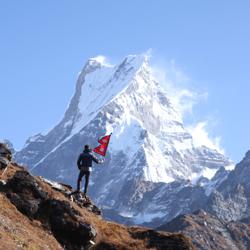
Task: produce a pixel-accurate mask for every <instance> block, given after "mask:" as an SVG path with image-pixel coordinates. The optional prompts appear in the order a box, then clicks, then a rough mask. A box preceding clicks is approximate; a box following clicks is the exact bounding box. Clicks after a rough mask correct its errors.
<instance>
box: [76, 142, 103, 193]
mask: <svg viewBox="0 0 250 250" xmlns="http://www.w3.org/2000/svg"><path fill="white" fill-rule="evenodd" d="M92 161H94V162H95V163H97V164H100V163H103V162H104V161H103V160H99V159H97V157H95V156H94V155H93V154H92V150H91V148H90V147H89V145H85V146H84V150H83V152H82V153H81V154H80V155H79V157H78V160H77V166H78V168H79V170H80V173H79V176H78V180H77V190H76V191H77V192H78V193H79V192H80V190H81V182H82V177H83V176H85V186H84V195H85V196H86V194H87V191H88V184H89V176H90V172H91V170H92V169H91V168H92Z"/></svg>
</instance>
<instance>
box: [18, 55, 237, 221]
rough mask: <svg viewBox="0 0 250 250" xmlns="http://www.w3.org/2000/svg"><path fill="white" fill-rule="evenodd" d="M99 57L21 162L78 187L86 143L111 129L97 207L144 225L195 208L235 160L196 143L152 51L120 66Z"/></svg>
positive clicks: (95, 183) (95, 180)
mask: <svg viewBox="0 0 250 250" xmlns="http://www.w3.org/2000/svg"><path fill="white" fill-rule="evenodd" d="M100 59H102V58H100V57H97V58H91V59H89V60H88V62H87V63H86V65H85V66H84V68H83V70H82V71H81V73H80V75H79V77H78V80H77V84H76V91H75V94H74V96H73V98H72V100H71V102H70V104H69V106H68V108H67V111H66V113H65V115H64V118H63V119H62V121H61V122H59V124H58V125H56V126H55V128H53V129H52V130H51V131H50V132H49V133H48V134H46V135H42V134H38V135H36V136H33V137H31V138H29V139H28V140H27V142H26V145H25V147H24V148H23V149H22V150H21V151H20V152H18V153H16V155H15V158H16V160H17V161H18V162H20V163H22V164H25V165H28V166H29V167H30V168H31V169H32V171H33V172H34V173H36V174H39V175H43V176H45V177H46V178H51V179H54V180H56V181H64V182H68V183H70V184H73V185H75V181H76V176H77V174H78V170H77V167H76V159H77V156H78V155H79V153H80V152H81V151H82V149H83V146H84V144H90V145H91V146H92V147H94V146H96V145H97V139H98V137H100V136H102V135H104V134H109V133H111V132H112V133H113V135H112V137H111V142H110V147H109V150H108V155H107V157H106V161H105V164H103V165H101V166H96V167H95V169H94V171H93V173H92V176H91V187H90V195H91V196H92V197H93V198H94V199H95V201H96V202H98V204H99V205H102V206H103V208H105V209H106V210H107V211H109V214H113V215H114V213H113V212H114V211H116V213H117V215H118V216H123V217H128V218H129V217H133V218H134V221H135V222H138V223H143V222H149V221H151V220H152V219H154V218H157V217H161V218H162V217H166V214H171V216H170V215H169V216H168V217H167V218H166V220H169V219H170V218H172V217H174V216H176V215H178V214H180V213H182V212H183V211H186V210H188V211H193V209H196V207H197V204H199V202H201V200H202V199H203V198H204V199H205V197H206V196H207V195H208V193H210V192H211V191H212V190H213V187H215V186H216V183H217V182H218V181H219V180H220V179H218V178H217V179H218V180H214V181H213V182H210V181H209V179H212V178H213V176H215V173H216V172H217V170H219V169H220V168H221V167H225V166H229V165H232V162H231V161H230V160H229V159H228V158H227V157H225V156H224V155H222V154H221V153H219V152H218V151H217V150H216V149H212V148H209V147H207V146H206V145H204V146H201V147H195V146H194V144H193V138H192V135H191V134H190V133H188V132H187V130H186V129H185V127H184V124H183V121H182V116H181V114H180V112H179V111H178V110H176V108H175V107H173V105H172V104H171V100H170V98H169V96H168V93H167V92H166V90H164V89H163V88H162V86H161V85H160V83H158V81H157V80H156V79H155V78H154V76H153V74H152V70H151V68H150V65H149V60H148V56H147V55H145V54H143V55H130V56H127V57H126V58H125V59H124V60H122V62H121V63H119V64H117V65H115V66H112V65H108V64H106V63H105V62H104V61H103V60H100ZM196 183H197V184H199V185H196V186H194V184H196ZM201 186H203V187H201ZM205 188H206V192H207V193H206V194H205V193H204V192H205V191H204V190H205ZM190 194H193V197H190ZM179 197H181V198H179ZM180 199H182V200H180ZM149 200H150V202H149ZM184 200H185V204H183V201H184ZM198 200H199V201H198ZM177 203H178V204H177ZM110 209H111V210H110ZM110 211H112V213H110ZM171 211H172V212H171Z"/></svg>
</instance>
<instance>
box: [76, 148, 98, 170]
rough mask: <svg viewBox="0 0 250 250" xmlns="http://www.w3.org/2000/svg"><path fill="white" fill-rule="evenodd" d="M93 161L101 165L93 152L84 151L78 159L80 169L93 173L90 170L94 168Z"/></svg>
mask: <svg viewBox="0 0 250 250" xmlns="http://www.w3.org/2000/svg"><path fill="white" fill-rule="evenodd" d="M92 161H94V162H95V163H101V161H99V160H98V159H97V158H96V157H95V156H94V155H93V154H92V153H91V151H88V150H86V151H83V153H81V154H80V155H79V157H78V160H77V166H78V168H79V169H81V168H82V167H83V168H84V170H85V171H91V170H90V168H91V167H92Z"/></svg>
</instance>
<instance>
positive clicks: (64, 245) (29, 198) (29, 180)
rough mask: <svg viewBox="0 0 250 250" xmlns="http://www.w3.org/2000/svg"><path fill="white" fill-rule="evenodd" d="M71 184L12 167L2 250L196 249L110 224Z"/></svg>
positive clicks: (1, 196) (2, 210)
mask: <svg viewBox="0 0 250 250" xmlns="http://www.w3.org/2000/svg"><path fill="white" fill-rule="evenodd" d="M71 192H72V188H71V187H70V186H68V185H64V184H59V183H55V182H52V181H49V180H45V179H43V178H40V177H34V176H32V175H30V174H29V173H28V172H27V170H25V169H24V168H22V167H19V166H17V165H13V164H12V165H10V166H9V167H8V169H7V171H6V172H5V173H4V176H2V177H1V182H0V203H1V206H0V249H8V250H14V249H44V248H46V249H51V250H52V249H53V250H55V249H67V250H68V249H72V250H74V249H75V250H76V249H77V250H78V249H89V247H90V240H92V241H94V242H95V246H94V249H169V250H174V249H180V250H192V249H195V247H194V246H193V244H192V243H191V240H190V239H189V238H188V237H186V236H184V235H183V234H172V233H160V232H156V231H154V230H149V229H146V228H140V227H133V228H126V227H125V226H122V225H119V224H115V223H110V222H106V221H105V220H103V219H102V218H101V217H100V214H101V212H100V210H99V209H98V208H97V207H96V206H95V205H94V204H93V203H92V202H91V201H90V200H88V201H87V202H86V200H85V201H81V200H79V199H78V200H77V197H74V196H73V197H72V196H71V195H70V193H71Z"/></svg>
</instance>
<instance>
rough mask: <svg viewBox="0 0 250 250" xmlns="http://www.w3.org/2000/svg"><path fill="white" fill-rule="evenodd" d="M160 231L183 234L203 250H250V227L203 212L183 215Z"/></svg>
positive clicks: (163, 226) (162, 227) (160, 228)
mask: <svg viewBox="0 0 250 250" xmlns="http://www.w3.org/2000/svg"><path fill="white" fill-rule="evenodd" d="M158 229H159V230H166V231H170V232H183V233H185V234H187V235H189V236H190V237H191V239H192V241H193V243H194V244H195V245H196V246H197V248H198V249H201V250H212V249H217V250H222V249H223V250H238V249H240V250H243V249H244V250H247V249H249V248H250V225H248V224H245V223H242V222H225V221H223V220H220V219H219V218H218V217H216V216H213V215H211V214H209V213H207V212H205V211H203V210H199V211H197V212H195V213H194V214H188V215H181V216H179V217H177V218H175V219H174V220H172V221H171V222H169V223H167V224H165V225H162V226H161V227H159V228H158Z"/></svg>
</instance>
